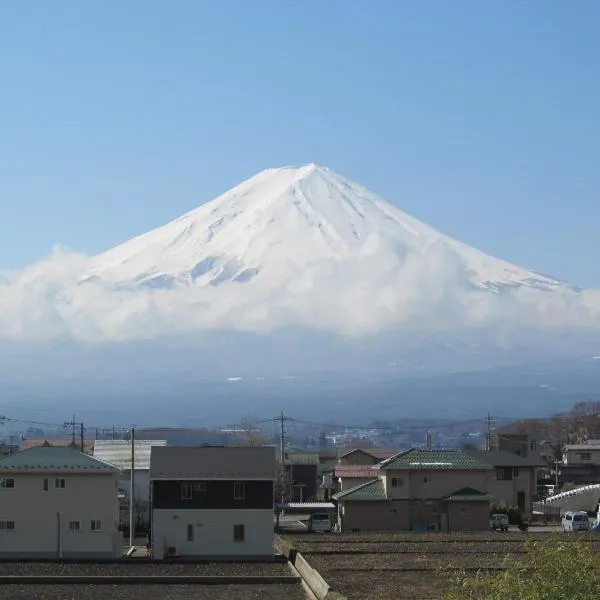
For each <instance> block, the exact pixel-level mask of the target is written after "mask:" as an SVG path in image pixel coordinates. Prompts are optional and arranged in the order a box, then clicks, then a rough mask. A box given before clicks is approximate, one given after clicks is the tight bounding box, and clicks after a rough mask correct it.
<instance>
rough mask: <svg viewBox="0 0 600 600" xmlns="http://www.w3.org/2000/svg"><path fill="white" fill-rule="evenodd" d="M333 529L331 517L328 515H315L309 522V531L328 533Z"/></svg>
mask: <svg viewBox="0 0 600 600" xmlns="http://www.w3.org/2000/svg"><path fill="white" fill-rule="evenodd" d="M332 528H333V523H332V522H331V517H330V516H329V515H328V514H327V513H315V514H314V515H311V516H310V518H309V520H308V531H311V532H320V533H323V532H328V531H331V530H332Z"/></svg>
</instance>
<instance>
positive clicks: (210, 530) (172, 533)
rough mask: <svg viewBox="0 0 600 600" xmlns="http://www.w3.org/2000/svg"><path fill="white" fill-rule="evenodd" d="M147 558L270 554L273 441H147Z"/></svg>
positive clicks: (274, 473) (251, 557)
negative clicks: (241, 444) (226, 443)
mask: <svg viewBox="0 0 600 600" xmlns="http://www.w3.org/2000/svg"><path fill="white" fill-rule="evenodd" d="M151 452H152V454H151V459H150V484H151V503H152V523H151V529H152V539H151V544H152V557H153V558H155V559H162V558H164V557H165V556H185V557H198V558H202V559H204V560H208V559H210V560H232V559H238V560H264V559H266V558H272V556H273V529H274V527H273V491H274V482H275V479H276V477H277V462H276V455H275V448H274V447H273V446H255V447H251V448H249V447H239V446H238V447H224V446H199V447H176V446H170V447H163V448H158V447H153V448H152V451H151Z"/></svg>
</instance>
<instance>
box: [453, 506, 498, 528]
mask: <svg viewBox="0 0 600 600" xmlns="http://www.w3.org/2000/svg"><path fill="white" fill-rule="evenodd" d="M489 528H490V506H489V503H488V502H487V501H482V502H449V503H448V529H449V531H487V530H488V529H489Z"/></svg>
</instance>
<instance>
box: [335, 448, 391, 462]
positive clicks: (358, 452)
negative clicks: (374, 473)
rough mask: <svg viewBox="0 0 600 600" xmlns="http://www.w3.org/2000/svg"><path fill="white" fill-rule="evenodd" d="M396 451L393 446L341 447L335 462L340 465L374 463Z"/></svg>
mask: <svg viewBox="0 0 600 600" xmlns="http://www.w3.org/2000/svg"><path fill="white" fill-rule="evenodd" d="M397 452H398V450H394V449H393V448H341V449H340V450H339V451H338V461H337V462H338V464H342V465H376V464H377V463H378V462H381V461H382V460H385V459H386V458H390V457H391V456H394V455H395V454H397Z"/></svg>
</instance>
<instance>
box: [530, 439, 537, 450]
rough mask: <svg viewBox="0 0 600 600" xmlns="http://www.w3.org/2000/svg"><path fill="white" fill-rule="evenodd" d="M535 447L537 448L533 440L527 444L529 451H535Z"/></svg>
mask: <svg viewBox="0 0 600 600" xmlns="http://www.w3.org/2000/svg"><path fill="white" fill-rule="evenodd" d="M536 447H537V444H536V442H535V440H533V441H532V442H530V443H529V449H530V450H535V449H536Z"/></svg>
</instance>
